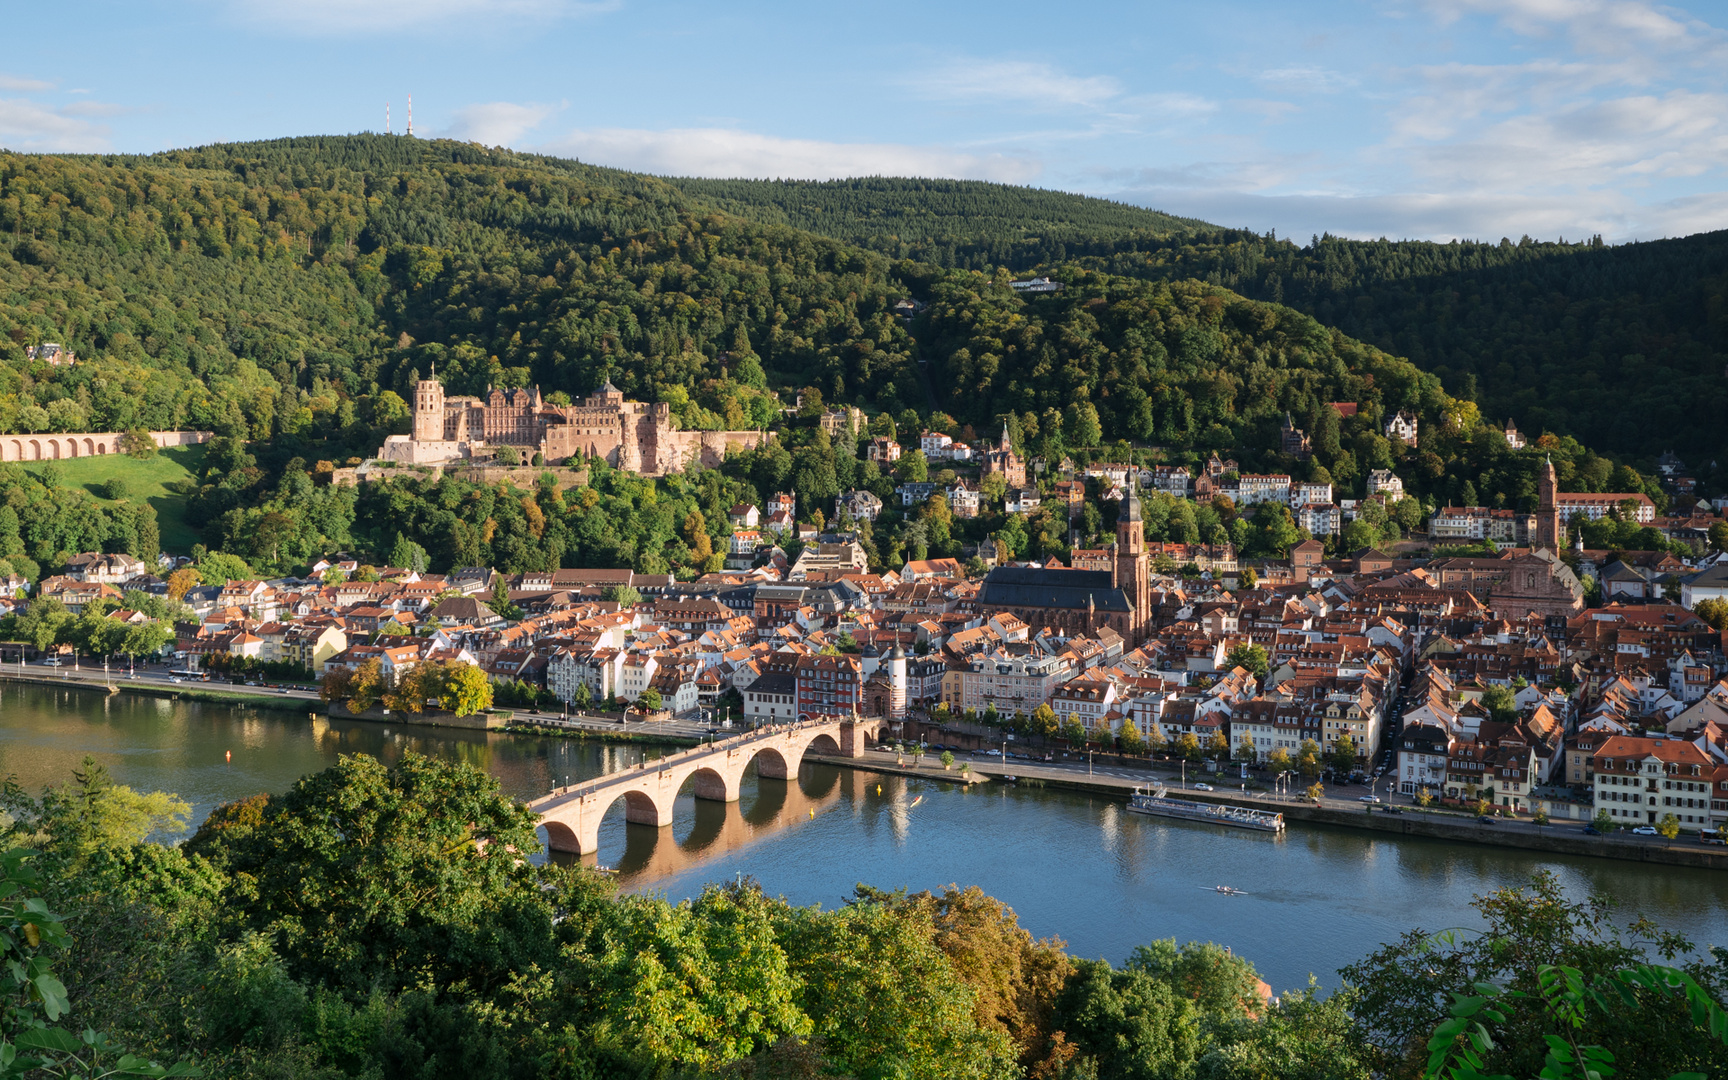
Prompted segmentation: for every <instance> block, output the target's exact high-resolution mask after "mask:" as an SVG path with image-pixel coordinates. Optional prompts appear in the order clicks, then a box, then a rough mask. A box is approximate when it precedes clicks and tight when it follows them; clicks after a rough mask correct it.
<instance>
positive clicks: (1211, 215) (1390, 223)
mask: <svg viewBox="0 0 1728 1080" xmlns="http://www.w3.org/2000/svg"><path fill="white" fill-rule="evenodd" d="M1110 197H1111V198H1116V199H1121V200H1122V201H1124V202H1131V203H1136V204H1138V205H1141V206H1147V207H1151V208H1154V209H1157V210H1162V211H1165V212H1166V213H1171V214H1179V215H1182V216H1185V217H1197V218H1201V219H1203V220H1206V221H1210V222H1213V223H1214V224H1217V225H1223V226H1227V227H1238V228H1249V229H1255V230H1257V231H1260V232H1265V231H1267V230H1269V229H1276V230H1277V231H1278V234H1279V235H1280V236H1283V237H1285V238H1287V239H1290V240H1294V241H1296V242H1297V243H1302V244H1305V243H1307V242H1308V238H1309V237H1310V236H1312V235H1317V234H1320V233H1325V232H1330V233H1331V234H1332V235H1334V236H1348V237H1354V238H1357V239H1373V238H1376V237H1381V236H1386V237H1390V238H1392V239H1395V240H1396V239H1408V240H1437V241H1446V240H1452V239H1462V240H1487V241H1495V240H1498V239H1500V238H1501V237H1502V236H1506V237H1510V238H1512V239H1513V240H1517V239H1518V238H1519V237H1520V236H1523V235H1526V234H1528V235H1531V236H1536V237H1542V238H1546V239H1553V238H1555V237H1560V236H1564V237H1567V238H1568V239H1572V240H1579V239H1583V238H1585V237H1588V236H1591V235H1594V234H1596V233H1600V234H1602V235H1603V236H1604V237H1606V238H1607V239H1608V240H1610V241H1611V242H1617V241H1626V240H1650V239H1657V238H1660V237H1664V236H1684V235H1687V234H1690V233H1696V232H1703V231H1706V230H1708V229H1712V228H1720V227H1721V226H1722V223H1723V222H1724V221H1728V193H1723V192H1718V193H1714V194H1710V195H1701V196H1692V197H1688V198H1684V199H1675V200H1671V201H1666V202H1661V203H1655V204H1651V205H1639V204H1637V203H1635V202H1633V201H1632V200H1630V199H1629V198H1627V197H1625V196H1623V195H1621V194H1618V193H1614V192H1586V193H1583V194H1580V195H1576V196H1570V197H1565V198H1555V197H1552V196H1549V195H1507V194H1502V193H1492V192H1490V193H1481V194H1457V193H1446V192H1438V193H1402V194H1389V195H1361V196H1352V195H1263V194H1256V193H1252V192H1243V191H1229V190H1218V189H1207V188H1162V189H1154V190H1145V189H1140V190H1128V191H1121V192H1116V193H1114V194H1112V195H1111V196H1110Z"/></svg>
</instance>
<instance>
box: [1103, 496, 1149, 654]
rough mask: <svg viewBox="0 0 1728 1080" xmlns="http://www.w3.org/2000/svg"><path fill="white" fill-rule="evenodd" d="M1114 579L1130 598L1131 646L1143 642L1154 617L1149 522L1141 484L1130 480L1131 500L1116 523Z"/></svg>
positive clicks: (1129, 635) (1113, 581)
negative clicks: (1144, 517) (1143, 517)
mask: <svg viewBox="0 0 1728 1080" xmlns="http://www.w3.org/2000/svg"><path fill="white" fill-rule="evenodd" d="M1111 582H1112V584H1114V585H1115V586H1116V587H1117V588H1118V589H1121V590H1122V592H1123V593H1124V594H1125V595H1126V596H1127V597H1128V606H1129V609H1130V610H1129V613H1128V625H1129V628H1130V631H1131V632H1130V633H1129V634H1128V635H1127V637H1128V638H1129V641H1128V647H1129V648H1134V647H1136V646H1138V645H1139V644H1140V641H1139V638H1140V635H1142V634H1144V633H1145V632H1146V627H1147V625H1148V624H1149V623H1150V622H1151V617H1152V575H1151V566H1150V565H1149V560H1148V557H1147V554H1146V524H1145V522H1144V521H1142V520H1141V517H1140V491H1139V485H1138V484H1136V483H1135V482H1134V481H1133V480H1132V479H1130V480H1129V483H1128V500H1127V502H1126V503H1124V504H1123V506H1122V516H1121V518H1119V519H1118V520H1117V522H1116V560H1115V563H1114V564H1113V568H1112V570H1111Z"/></svg>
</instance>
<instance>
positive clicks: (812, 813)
mask: <svg viewBox="0 0 1728 1080" xmlns="http://www.w3.org/2000/svg"><path fill="white" fill-rule="evenodd" d="M810 820H811V821H815V820H816V811H814V810H812V811H810Z"/></svg>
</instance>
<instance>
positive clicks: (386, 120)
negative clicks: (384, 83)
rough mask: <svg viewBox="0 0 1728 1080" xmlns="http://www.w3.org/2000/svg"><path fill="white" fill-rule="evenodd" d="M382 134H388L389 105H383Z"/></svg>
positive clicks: (386, 103) (387, 103)
mask: <svg viewBox="0 0 1728 1080" xmlns="http://www.w3.org/2000/svg"><path fill="white" fill-rule="evenodd" d="M384 134H386V135H388V134H390V103H389V102H388V101H386V102H385V103H384Z"/></svg>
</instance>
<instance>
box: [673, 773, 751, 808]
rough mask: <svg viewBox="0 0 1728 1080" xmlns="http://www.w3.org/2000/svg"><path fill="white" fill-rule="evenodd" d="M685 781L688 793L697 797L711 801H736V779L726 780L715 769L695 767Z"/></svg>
mask: <svg viewBox="0 0 1728 1080" xmlns="http://www.w3.org/2000/svg"><path fill="white" fill-rule="evenodd" d="M685 783H686V784H688V785H689V787H690V794H692V795H694V796H696V797H697V798H698V799H709V800H712V801H713V802H737V801H738V781H737V779H736V778H733V779H731V780H728V779H727V778H726V777H725V776H724V775H722V774H721V773H720V772H719V771H718V770H716V769H708V768H702V769H697V770H696V771H694V772H692V773H691V774H690V778H689V779H688V780H686V781H685Z"/></svg>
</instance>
